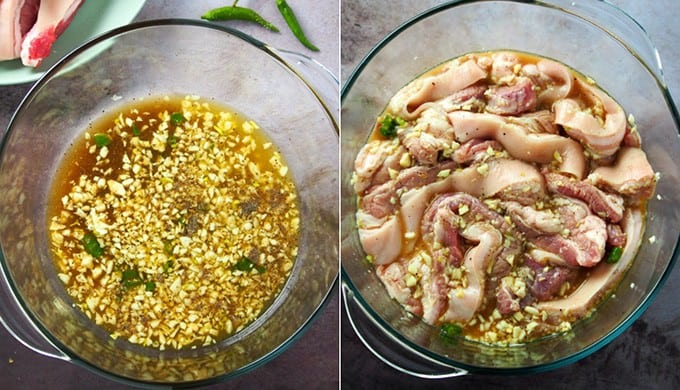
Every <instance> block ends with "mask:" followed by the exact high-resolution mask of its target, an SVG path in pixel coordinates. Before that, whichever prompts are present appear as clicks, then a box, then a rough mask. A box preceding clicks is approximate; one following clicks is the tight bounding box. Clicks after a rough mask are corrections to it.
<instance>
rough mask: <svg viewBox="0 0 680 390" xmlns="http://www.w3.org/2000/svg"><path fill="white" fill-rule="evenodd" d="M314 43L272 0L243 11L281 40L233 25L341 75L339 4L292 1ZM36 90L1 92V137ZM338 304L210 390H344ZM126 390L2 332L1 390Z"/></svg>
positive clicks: (170, 8) (199, 5)
mask: <svg viewBox="0 0 680 390" xmlns="http://www.w3.org/2000/svg"><path fill="white" fill-rule="evenodd" d="M232 3H233V0H201V1H180V0H173V1H157V0H151V1H148V2H146V4H145V5H144V7H143V8H142V10H141V11H140V13H139V14H138V15H137V18H136V19H135V21H141V20H149V19H159V18H194V19H195V18H198V17H199V16H200V15H201V14H203V12H205V11H207V10H209V9H211V8H214V7H219V6H224V5H231V4H232ZM289 4H290V5H291V6H292V7H293V8H294V9H295V10H296V11H297V15H298V19H299V20H300V23H301V24H302V26H303V28H304V30H305V32H306V33H307V35H308V37H309V38H310V40H311V41H312V42H313V43H315V44H316V46H318V47H319V48H320V49H321V50H320V51H319V52H311V51H309V50H307V49H305V48H304V47H303V46H302V45H300V44H299V43H298V42H297V40H296V39H295V38H294V36H293V35H292V33H291V32H290V31H288V29H287V28H285V22H284V21H283V19H282V18H281V16H280V15H279V13H278V10H277V9H276V4H275V2H274V1H271V0H250V1H249V0H242V1H240V2H239V5H240V6H246V7H250V8H253V9H256V10H258V12H260V13H261V14H262V16H264V17H265V18H266V19H268V20H270V21H271V22H273V23H274V24H276V25H278V27H279V28H280V29H281V33H279V34H275V33H272V32H269V31H268V30H265V29H264V28H262V27H260V26H257V25H253V24H249V23H245V22H229V23H228V25H229V26H231V27H234V28H237V29H239V30H241V31H243V32H245V33H247V34H250V35H252V36H253V37H255V38H257V39H259V40H261V41H263V42H266V43H269V44H270V45H272V46H274V47H276V48H280V49H288V50H292V51H297V52H300V53H302V54H305V55H307V56H310V57H312V58H314V59H315V60H317V61H318V62H320V63H321V64H323V65H324V66H325V67H327V68H328V69H330V70H331V71H332V72H333V73H334V74H335V75H338V74H339V62H340V61H339V40H338V34H339V33H338V28H339V15H338V9H339V3H338V1H336V0H325V1H323V2H317V1H313V0H290V1H289ZM31 86H32V84H30V83H29V84H20V85H15V86H0V134H2V133H3V132H4V130H5V129H6V127H7V124H8V123H9V119H10V117H11V115H12V113H13V112H14V110H16V108H17V107H18V105H19V103H20V101H21V99H22V98H23V96H24V95H25V94H26V93H27V92H28V90H29V89H30V87H31ZM338 334H339V327H338V297H337V294H334V296H333V298H332V299H330V300H329V302H327V304H326V306H325V308H324V309H323V311H322V312H321V313H320V314H319V315H318V317H317V319H316V321H315V322H313V323H312V325H311V326H310V327H309V329H308V330H307V331H306V332H305V333H304V334H303V336H302V337H301V338H300V339H298V340H297V341H296V342H295V343H294V344H293V345H292V347H290V348H289V349H288V350H286V351H285V352H283V353H282V354H281V355H280V356H278V357H277V358H276V359H274V360H272V361H271V362H269V363H267V364H265V365H264V366H262V367H259V368H257V369H255V370H253V371H250V372H248V373H246V374H244V375H242V376H240V377H238V378H235V379H233V380H230V381H228V382H226V383H224V384H217V385H213V386H210V388H225V387H231V386H233V387H241V388H281V389H299V388H308V387H312V388H338V382H339V370H338V361H339V346H338ZM124 387H125V386H123V385H120V384H118V383H115V382H112V381H110V380H108V379H104V378H101V377H99V376H97V375H95V374H94V373H92V372H90V371H88V370H85V369H83V368H81V367H78V366H76V365H73V364H69V363H65V362H63V361H57V360H54V359H51V358H47V357H43V356H41V355H38V354H36V353H34V352H32V351H30V350H28V349H27V348H25V347H24V346H23V345H21V344H20V343H19V342H17V341H16V340H15V339H14V338H13V337H11V336H10V335H9V334H8V333H7V331H6V330H5V329H4V328H3V327H1V326H0V388H2V389H48V388H49V389H93V388H98V389H118V388H124Z"/></svg>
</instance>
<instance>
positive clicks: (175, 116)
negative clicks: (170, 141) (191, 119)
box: [170, 112, 186, 125]
mask: <svg viewBox="0 0 680 390" xmlns="http://www.w3.org/2000/svg"><path fill="white" fill-rule="evenodd" d="M170 120H171V121H172V123H174V124H175V125H179V124H180V123H182V122H184V121H185V120H186V119H185V118H184V115H182V113H181V112H173V113H172V114H170Z"/></svg>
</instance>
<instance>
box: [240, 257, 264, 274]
mask: <svg viewBox="0 0 680 390" xmlns="http://www.w3.org/2000/svg"><path fill="white" fill-rule="evenodd" d="M253 268H255V269H256V270H257V272H259V273H264V266H261V265H256V264H255V263H253V261H252V260H250V259H249V258H247V257H245V256H243V257H241V260H239V261H237V262H236V264H235V265H234V269H235V270H238V271H243V272H248V271H250V270H252V269H253Z"/></svg>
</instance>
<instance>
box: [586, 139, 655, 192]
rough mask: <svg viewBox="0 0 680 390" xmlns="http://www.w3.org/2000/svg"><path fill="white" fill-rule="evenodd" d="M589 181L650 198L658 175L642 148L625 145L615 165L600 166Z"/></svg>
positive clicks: (612, 189)
mask: <svg viewBox="0 0 680 390" xmlns="http://www.w3.org/2000/svg"><path fill="white" fill-rule="evenodd" d="M587 181H588V182H590V183H592V184H594V185H596V186H597V187H600V188H604V189H606V190H610V191H613V192H617V193H619V194H621V195H627V196H630V197H633V198H639V199H649V198H651V197H652V194H654V188H655V187H656V175H655V174H654V170H653V169H652V166H651V165H650V164H649V161H647V155H646V154H645V152H644V151H643V150H642V149H639V148H631V147H623V148H621V150H620V151H619V154H618V155H617V158H616V162H615V163H614V165H613V166H611V167H607V166H603V167H598V168H595V169H594V170H593V172H592V173H591V174H590V175H588V178H587Z"/></svg>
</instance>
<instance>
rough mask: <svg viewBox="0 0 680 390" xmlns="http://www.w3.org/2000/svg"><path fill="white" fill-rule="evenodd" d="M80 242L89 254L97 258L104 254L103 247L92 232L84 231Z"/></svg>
mask: <svg viewBox="0 0 680 390" xmlns="http://www.w3.org/2000/svg"><path fill="white" fill-rule="evenodd" d="M81 242H82V243H83V246H84V247H85V252H87V253H89V254H91V255H92V256H93V257H97V258H99V257H102V255H103V254H104V249H103V248H102V246H101V245H100V244H99V241H97V237H95V235H94V233H92V232H87V233H85V235H84V236H83V239H82V240H81Z"/></svg>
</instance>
